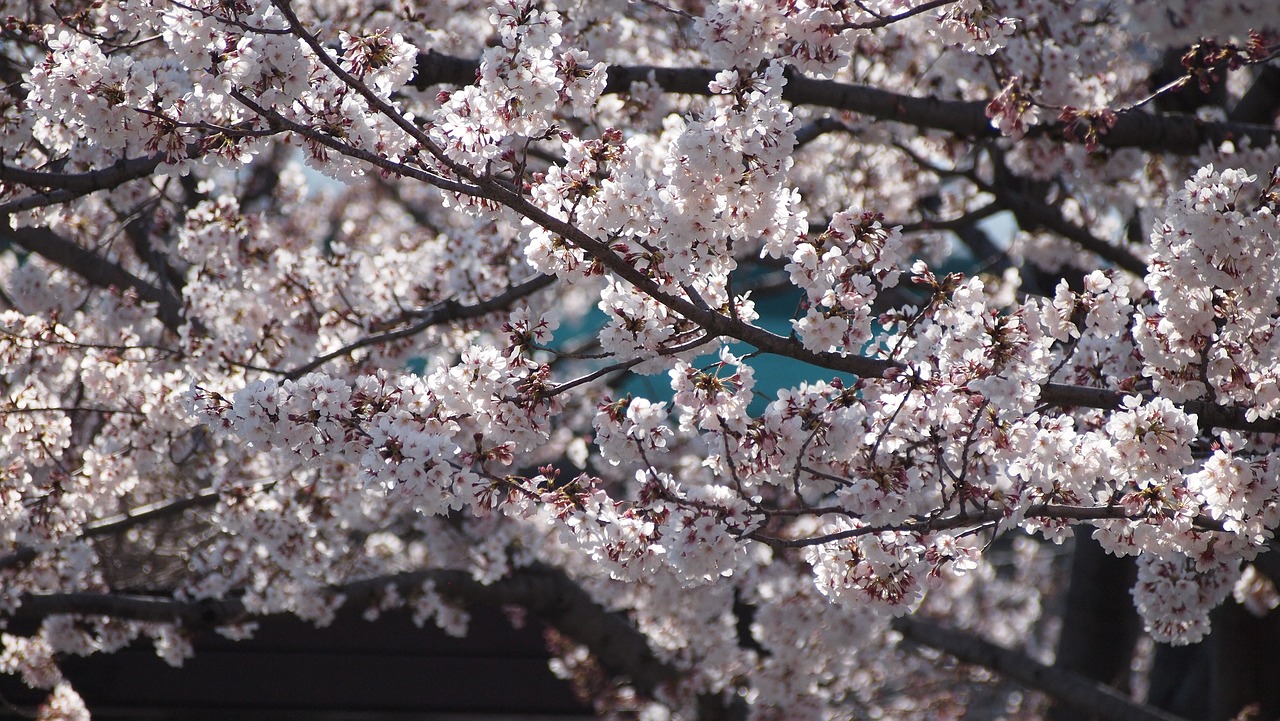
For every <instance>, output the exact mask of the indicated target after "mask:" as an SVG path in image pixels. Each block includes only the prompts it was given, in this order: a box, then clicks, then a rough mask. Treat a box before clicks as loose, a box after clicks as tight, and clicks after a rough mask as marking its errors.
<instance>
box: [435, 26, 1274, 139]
mask: <svg viewBox="0 0 1280 721" xmlns="http://www.w3.org/2000/svg"><path fill="white" fill-rule="evenodd" d="M478 70H479V62H477V61H474V60H467V59H465V58H457V57H453V56H449V55H442V54H440V53H437V52H434V51H431V52H427V53H422V54H420V55H419V56H418V65H417V74H416V75H415V77H414V79H413V80H412V81H411V82H412V84H413V85H414V87H417V88H419V89H426V88H428V87H431V86H433V85H440V84H447V85H468V84H470V83H473V82H475V79H476V72H477V71H478ZM716 72H717V71H716V70H714V69H709V68H666V67H656V66H649V65H615V66H612V67H610V68H609V79H608V82H607V83H606V85H605V90H604V92H605V93H625V92H627V91H629V90H630V88H631V85H632V83H636V82H649V83H654V84H656V85H657V86H658V87H660V88H662V89H663V90H664V91H666V92H669V93H680V94H684V95H711V91H710V90H708V88H707V84H708V83H710V82H711V80H712V79H713V78H714V77H715V75H716ZM782 98H783V99H784V100H786V101H788V102H791V103H794V104H796V105H812V106H815V107H825V108H834V109H837V110H847V111H851V112H855V113H859V114H861V115H868V116H871V117H873V118H878V119H881V120H893V121H896V122H900V123H905V124H907V125H912V126H915V127H917V128H928V129H933V130H945V131H947V132H950V133H954V134H956V135H962V136H969V137H995V136H997V135H998V133H997V132H996V130H995V129H994V128H992V127H991V121H990V120H989V119H988V118H987V114H986V103H985V102H982V101H962V100H941V99H939V98H929V97H917V96H913V95H905V94H902V93H895V92H891V91H888V90H881V89H880V88H874V87H870V86H866V85H855V84H852V83H841V82H836V81H833V80H815V79H813V78H808V77H805V76H803V75H800V74H798V73H796V72H794V71H789V72H788V73H787V87H786V88H785V89H784V90H783V93H782ZM1029 134H1030V135H1047V136H1049V137H1052V138H1054V139H1057V140H1060V141H1063V142H1083V141H1078V140H1073V139H1072V138H1071V137H1069V136H1068V135H1067V133H1066V126H1065V125H1064V124H1061V123H1052V124H1048V125H1044V126H1040V127H1037V128H1033V129H1032V131H1031V133H1029ZM1246 137H1247V138H1250V139H1251V140H1252V142H1253V147H1255V148H1257V147H1266V146H1267V145H1270V144H1271V142H1272V141H1277V142H1280V130H1277V129H1276V128H1274V127H1269V126H1267V125H1255V124H1251V123H1239V122H1212V123H1210V122H1203V121H1200V120H1198V119H1196V118H1195V117H1194V116H1188V115H1178V114H1149V113H1144V112H1141V111H1131V112H1124V113H1121V114H1119V116H1118V117H1117V119H1116V124H1115V126H1114V127H1112V128H1111V129H1110V130H1109V131H1108V132H1107V133H1106V134H1105V135H1103V136H1102V137H1101V138H1100V139H1099V145H1101V146H1103V147H1107V148H1141V149H1143V150H1147V151H1151V152H1165V153H1175V154H1178V155H1193V154H1195V153H1197V152H1199V151H1200V149H1201V148H1203V147H1204V146H1205V145H1206V144H1209V145H1215V146H1216V145H1219V144H1221V143H1222V142H1223V141H1226V140H1234V141H1236V142H1239V141H1240V140H1242V139H1243V138H1246Z"/></svg>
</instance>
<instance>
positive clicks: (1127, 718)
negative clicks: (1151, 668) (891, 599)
mask: <svg viewBox="0 0 1280 721" xmlns="http://www.w3.org/2000/svg"><path fill="white" fill-rule="evenodd" d="M892 625H893V628H894V630H896V631H897V632H898V633H901V634H902V636H903V638H905V639H907V640H908V641H912V642H914V643H918V644H920V645H921V646H928V647H929V648H934V649H937V650H939V651H942V652H943V653H946V654H949V655H951V656H954V657H956V659H958V660H959V661H961V662H964V663H970V664H974V665H977V666H982V667H983V668H988V669H991V670H992V671H996V672H997V673H1000V674H1001V675H1003V676H1006V677H1008V678H1011V679H1013V680H1015V681H1017V682H1019V683H1021V684H1023V685H1025V686H1027V687H1028V688H1032V689H1036V690H1038V691H1042V692H1044V693H1046V694H1048V695H1050V696H1052V697H1053V698H1054V699H1056V700H1057V701H1059V702H1060V703H1062V704H1063V705H1065V706H1069V707H1071V708H1073V709H1075V710H1076V711H1078V712H1079V713H1080V715H1081V716H1082V717H1085V718H1088V717H1090V716H1092V717H1095V718H1098V719H1102V720H1103V721H1182V720H1181V719H1180V718H1179V717H1177V716H1174V715H1172V714H1170V713H1166V712H1164V711H1161V710H1160V709H1157V708H1153V707H1150V706H1146V705H1144V704H1140V703H1136V702H1134V701H1131V700H1130V699H1129V698H1128V697H1127V696H1125V695H1124V694H1122V693H1120V692H1119V691H1117V690H1115V689H1113V688H1111V687H1110V686H1107V685H1105V684H1102V683H1099V682H1097V681H1093V680H1091V679H1088V678H1085V677H1084V676H1081V675H1079V674H1077V673H1073V672H1071V671H1068V670H1066V669H1062V668H1056V667H1053V666H1048V665H1046V664H1043V663H1040V662H1039V661H1036V660H1035V659H1033V658H1031V657H1030V656H1028V655H1026V654H1024V653H1019V652H1018V651H1013V650H1011V649H1007V648H1004V647H1001V646H997V645H995V644H994V643H991V642H990V641H987V640H984V639H981V638H978V637H977V636H973V635H971V634H968V633H965V632H963V631H957V630H955V629H951V628H947V627H945V626H941V625H938V624H936V623H934V622H932V621H929V620H927V619H924V618H921V617H919V616H902V617H901V618H895V619H894V620H893V622H892Z"/></svg>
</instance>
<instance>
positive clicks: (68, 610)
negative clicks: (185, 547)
mask: <svg viewBox="0 0 1280 721" xmlns="http://www.w3.org/2000/svg"><path fill="white" fill-rule="evenodd" d="M428 581H430V582H434V584H435V589H436V591H437V592H438V593H440V594H441V595H442V596H444V597H445V598H446V599H447V600H449V601H451V602H453V603H457V604H460V605H464V606H465V605H474V604H484V605H490V606H506V605H516V606H521V607H524V608H526V609H528V611H529V612H530V613H532V614H533V615H534V616H536V617H537V618H538V619H539V620H541V621H543V622H544V623H546V624H548V625H550V626H552V627H554V628H556V629H557V630H558V631H560V632H561V633H563V634H564V635H566V636H568V637H569V638H572V639H573V640H574V641H576V642H578V643H581V644H582V645H584V646H586V647H587V648H589V649H590V650H591V653H592V654H593V655H594V656H595V658H596V659H597V660H598V661H599V662H600V664H601V665H602V666H603V667H604V668H605V670H606V671H608V672H609V673H610V674H611V675H614V676H622V677H626V678H627V679H629V680H630V681H631V683H632V684H634V686H635V688H636V690H638V691H640V692H641V693H643V694H645V695H649V696H652V695H653V694H654V693H655V692H656V691H657V690H658V688H659V687H660V686H662V685H663V684H665V683H667V682H670V681H673V680H675V679H676V678H677V677H678V676H679V673H680V671H679V670H678V669H676V668H675V667H673V666H670V665H668V664H666V663H663V662H662V661H661V660H659V659H658V658H657V656H655V655H654V653H653V650H652V649H650V648H649V645H648V642H647V641H646V640H645V637H644V636H643V634H641V633H640V632H639V631H637V630H636V629H635V628H634V627H633V626H632V625H631V624H630V622H629V621H627V619H626V617H625V616H623V615H622V614H620V613H617V612H613V611H607V610H605V609H604V608H603V607H602V606H601V605H600V604H598V603H596V602H595V601H594V600H592V599H591V597H590V596H589V595H588V594H587V592H586V591H584V590H582V588H581V587H579V586H578V584H576V583H574V581H573V580H572V579H570V578H569V577H568V576H567V575H565V574H564V573H563V572H561V571H559V570H558V569H553V568H550V567H547V566H541V565H535V566H531V567H528V568H523V569H520V570H517V571H515V572H514V573H513V574H512V575H511V576H510V577H508V578H504V579H502V580H500V581H496V582H494V583H491V584H488V585H485V584H482V583H480V582H479V581H476V580H475V579H474V578H472V577H471V574H470V573H468V572H467V571H455V570H444V569H438V570H429V571H415V572H411V573H401V574H396V575H393V576H381V577H377V578H371V579H366V580H363V581H356V582H353V583H349V584H345V585H342V586H333V587H330V588H328V589H324V590H327V591H328V592H330V593H334V594H341V595H343V596H344V597H345V599H346V603H349V604H354V605H356V606H361V605H368V604H370V603H372V602H374V601H376V600H377V599H378V597H379V596H380V595H381V594H382V593H383V591H384V590H385V589H386V588H387V586H388V585H393V586H395V587H396V588H397V590H399V591H400V593H401V594H402V595H405V596H410V595H412V594H413V593H414V592H415V591H418V590H419V589H421V588H422V585H423V583H426V582H428ZM320 592H323V591H320ZM63 614H79V615H88V616H110V617H112V618H120V619H128V620H133V621H151V622H161V623H166V622H167V623H179V624H182V625H185V626H191V627H197V628H201V627H209V626H221V625H227V624H232V623H237V622H240V621H243V620H245V619H247V618H249V617H250V616H251V614H249V612H248V611H247V610H246V609H245V606H244V603H243V602H241V601H240V599H239V598H229V599H225V600H221V601H214V600H208V601H179V600H175V599H173V598H165V597H159V596H140V595H123V594H111V593H87V592H79V593H49V594H30V595H27V596H24V597H23V600H22V606H21V607H19V609H18V611H17V612H16V613H15V615H14V619H15V620H16V621H19V622H24V621H25V622H35V621H40V620H42V619H44V618H46V617H48V616H54V615H63Z"/></svg>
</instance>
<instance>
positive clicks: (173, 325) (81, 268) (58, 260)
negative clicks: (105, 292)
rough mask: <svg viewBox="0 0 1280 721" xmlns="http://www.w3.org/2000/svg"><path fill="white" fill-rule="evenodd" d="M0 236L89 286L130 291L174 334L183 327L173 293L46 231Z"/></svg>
mask: <svg viewBox="0 0 1280 721" xmlns="http://www.w3.org/2000/svg"><path fill="white" fill-rule="evenodd" d="M0 232H3V234H2V235H0V238H2V239H8V240H11V241H12V242H13V243H15V244H16V245H18V246H19V247H21V248H23V249H24V250H27V251H29V252H31V253H35V254H36V255H38V256H40V257H42V258H44V259H46V260H48V261H50V262H52V263H55V264H57V265H59V266H61V267H63V268H65V269H67V270H68V271H70V272H72V273H75V274H76V275H78V276H80V277H81V278H83V279H84V281H85V282H86V283H89V284H90V285H93V286H96V287H99V288H111V287H115V288H120V289H130V290H133V291H134V292H135V293H137V294H138V298H139V299H140V300H143V301H145V302H148V303H155V304H156V306H157V308H158V315H159V317H160V322H161V323H163V324H164V326H165V327H166V328H168V329H169V330H170V331H172V332H173V333H175V334H176V333H178V332H179V330H180V329H181V328H182V326H183V325H185V324H186V320H185V319H184V318H183V316H182V308H183V304H182V299H181V298H179V297H178V296H177V295H176V294H174V292H173V291H171V290H169V289H168V288H164V287H161V286H157V285H152V284H151V283H148V282H147V281H145V280H143V279H142V278H139V277H138V276H136V275H134V274H133V273H130V272H129V271H127V270H125V269H124V268H122V267H121V266H119V265H118V264H116V263H113V262H111V261H109V260H107V259H106V258H104V257H102V256H101V255H99V254H98V253H95V252H93V251H92V250H89V249H87V248H82V247H80V246H79V245H77V244H76V243H74V242H72V241H70V240H67V239H66V238H63V237H62V236H60V235H58V234H57V233H55V232H53V231H52V230H49V229H48V228H31V227H27V228H18V229H16V230H10V231H0Z"/></svg>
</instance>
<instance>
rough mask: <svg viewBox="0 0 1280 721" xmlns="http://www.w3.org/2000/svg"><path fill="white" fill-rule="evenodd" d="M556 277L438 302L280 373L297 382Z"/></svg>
mask: <svg viewBox="0 0 1280 721" xmlns="http://www.w3.org/2000/svg"><path fill="white" fill-rule="evenodd" d="M555 280H556V277H555V276H554V275H545V274H538V275H536V276H534V277H533V278H530V279H529V280H526V281H525V282H523V283H521V284H519V285H515V286H512V287H511V288H508V289H507V290H506V291H505V292H503V293H500V294H498V295H496V296H494V297H492V298H489V299H487V300H481V301H478V302H476V303H472V304H471V305H460V304H459V303H457V302H456V301H453V300H448V301H445V302H444V303H440V304H438V305H436V306H433V307H432V308H430V309H428V310H426V311H423V312H422V313H421V314H420V315H421V319H420V320H419V321H417V322H416V323H413V324H412V325H409V326H405V327H403V328H397V329H396V330H391V331H387V332H385V333H377V334H375V335H370V336H365V337H364V338H361V339H359V340H356V341H353V342H351V343H348V344H347V345H345V346H343V347H341V348H338V349H337V350H334V351H331V352H329V353H325V354H324V355H322V356H318V357H316V358H314V359H312V360H310V361H308V362H306V363H303V364H302V365H300V366H298V367H296V368H293V369H291V370H288V371H286V372H285V373H284V377H285V378H290V379H294V380H296V379H298V378H301V377H302V376H304V375H306V374H308V373H310V372H311V371H313V370H315V369H317V368H319V367H320V366H322V365H324V364H325V363H328V362H329V361H331V360H334V359H335V358H341V357H343V356H345V355H348V354H350V353H351V352H353V351H356V350H359V349H361V348H365V347H367V346H371V345H377V344H379V343H390V342H392V341H396V340H400V339H402V338H409V337H411V336H414V335H417V334H418V333H421V332H422V331H424V330H426V329H428V328H430V327H432V326H436V325H440V324H441V323H450V322H453V321H459V320H467V319H469V318H478V317H480V316H482V315H486V314H488V313H493V312H494V311H499V310H503V309H505V308H507V307H508V306H510V305H511V304H512V303H514V302H515V301H517V300H519V299H521V298H525V297H528V296H530V295H533V294H534V293H536V292H538V291H539V290H542V289H543V288H546V287H547V286H549V285H551V284H552V283H554V282H555Z"/></svg>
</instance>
